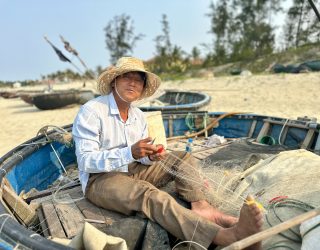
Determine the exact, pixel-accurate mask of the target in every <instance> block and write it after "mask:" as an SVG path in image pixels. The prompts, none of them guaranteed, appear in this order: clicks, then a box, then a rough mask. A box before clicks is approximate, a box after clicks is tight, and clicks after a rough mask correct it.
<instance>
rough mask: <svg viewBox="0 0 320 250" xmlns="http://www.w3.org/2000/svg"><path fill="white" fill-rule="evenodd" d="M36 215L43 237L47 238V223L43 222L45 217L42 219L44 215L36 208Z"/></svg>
mask: <svg viewBox="0 0 320 250" xmlns="http://www.w3.org/2000/svg"><path fill="white" fill-rule="evenodd" d="M37 215H38V218H39V222H40V223H39V225H40V227H41V229H42V234H43V236H44V237H46V238H48V237H49V236H50V235H49V232H48V226H47V223H46V221H45V217H44V214H43V211H42V209H41V208H38V209H37Z"/></svg>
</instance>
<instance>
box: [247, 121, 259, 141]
mask: <svg viewBox="0 0 320 250" xmlns="http://www.w3.org/2000/svg"><path fill="white" fill-rule="evenodd" d="M256 126H257V120H253V121H252V123H251V127H250V130H249V132H248V137H249V138H252V136H253V133H254V131H255V129H256Z"/></svg>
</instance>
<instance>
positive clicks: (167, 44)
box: [154, 14, 172, 56]
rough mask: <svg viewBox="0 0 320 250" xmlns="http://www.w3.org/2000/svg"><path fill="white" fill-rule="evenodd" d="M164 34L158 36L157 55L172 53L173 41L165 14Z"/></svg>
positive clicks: (162, 20) (162, 23)
mask: <svg viewBox="0 0 320 250" xmlns="http://www.w3.org/2000/svg"><path fill="white" fill-rule="evenodd" d="M161 25H162V34H161V35H158V36H156V38H155V39H154V40H155V42H156V55H157V56H168V55H170V54H171V53H172V43H171V40H170V28H169V22H168V19H167V15H166V14H163V15H162V19H161Z"/></svg>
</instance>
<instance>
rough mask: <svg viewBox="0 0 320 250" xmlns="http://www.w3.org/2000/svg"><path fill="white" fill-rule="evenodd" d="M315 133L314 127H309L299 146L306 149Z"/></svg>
mask: <svg viewBox="0 0 320 250" xmlns="http://www.w3.org/2000/svg"><path fill="white" fill-rule="evenodd" d="M314 133H315V130H314V129H309V130H308V133H307V135H306V137H305V138H304V140H303V143H302V144H301V148H303V149H307V148H308V147H309V145H310V143H311V141H312V138H313V135H314Z"/></svg>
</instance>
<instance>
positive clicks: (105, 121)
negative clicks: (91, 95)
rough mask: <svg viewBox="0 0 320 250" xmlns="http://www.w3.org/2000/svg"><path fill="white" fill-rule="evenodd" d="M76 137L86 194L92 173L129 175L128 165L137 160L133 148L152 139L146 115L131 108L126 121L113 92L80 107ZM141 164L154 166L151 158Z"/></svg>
mask: <svg viewBox="0 0 320 250" xmlns="http://www.w3.org/2000/svg"><path fill="white" fill-rule="evenodd" d="M72 135H73V139H74V142H75V146H76V156H77V162H78V168H79V179H80V182H81V185H82V191H83V193H85V189H86V186H87V183H88V180H89V173H100V172H110V171H119V172H128V164H130V163H132V162H134V161H135V159H134V158H133V157H132V153H131V146H132V144H134V143H136V142H137V141H139V140H141V139H144V138H146V137H148V129H147V123H146V119H145V117H144V114H143V112H142V111H141V110H140V109H138V108H136V107H132V106H130V108H129V113H128V119H127V121H126V122H124V121H123V120H122V118H121V117H120V113H119V109H118V106H117V104H116V101H115V99H114V96H113V94H112V93H111V94H109V95H106V96H100V97H97V98H95V99H93V100H90V101H89V102H87V103H86V104H84V105H83V106H82V107H81V108H80V111H79V113H78V115H77V117H76V119H75V121H74V123H73V128H72ZM138 161H139V162H141V163H142V164H145V165H151V164H152V162H151V161H150V160H149V158H148V157H144V158H141V159H139V160H138Z"/></svg>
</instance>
